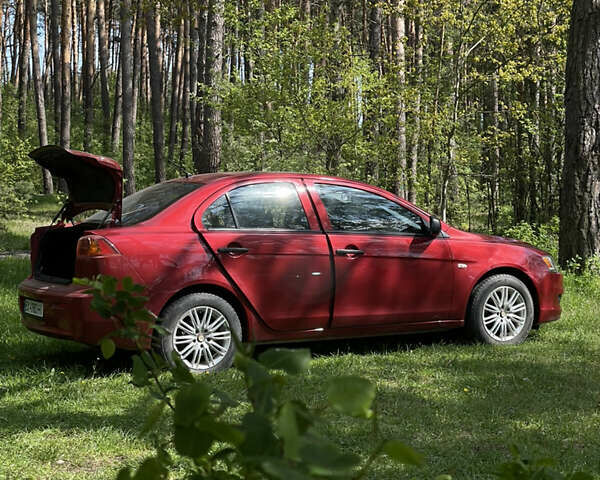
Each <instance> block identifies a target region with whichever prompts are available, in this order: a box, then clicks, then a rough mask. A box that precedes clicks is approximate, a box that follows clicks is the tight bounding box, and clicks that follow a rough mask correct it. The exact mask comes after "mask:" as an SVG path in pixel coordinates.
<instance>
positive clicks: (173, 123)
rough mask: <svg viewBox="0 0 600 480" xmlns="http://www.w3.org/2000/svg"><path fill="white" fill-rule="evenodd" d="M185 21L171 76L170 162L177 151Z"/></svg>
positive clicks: (180, 30) (181, 27) (180, 31)
mask: <svg viewBox="0 0 600 480" xmlns="http://www.w3.org/2000/svg"><path fill="white" fill-rule="evenodd" d="M182 52H183V21H180V24H179V27H178V28H177V46H176V47H175V59H174V61H173V74H172V77H171V105H170V115H169V148H168V159H169V163H173V155H174V152H175V142H176V141H177V121H178V120H179V90H180V86H179V84H180V82H179V78H180V76H181V75H180V72H181V57H182V56H183V54H182Z"/></svg>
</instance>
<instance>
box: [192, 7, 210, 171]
mask: <svg viewBox="0 0 600 480" xmlns="http://www.w3.org/2000/svg"><path fill="white" fill-rule="evenodd" d="M206 21H207V15H206V11H205V9H202V10H201V12H200V13H199V14H198V60H197V62H198V63H197V67H196V70H197V76H198V84H199V86H200V87H199V88H197V90H196V91H197V92H199V93H198V94H197V95H196V97H197V98H196V100H195V101H194V109H193V112H194V113H193V115H192V158H193V160H194V170H195V171H196V172H199V171H200V168H201V163H200V157H201V154H202V151H201V148H202V136H203V129H204V104H203V102H202V101H201V100H202V99H201V92H200V88H202V89H203V88H204V81H205V64H206Z"/></svg>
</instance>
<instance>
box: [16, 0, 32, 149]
mask: <svg viewBox="0 0 600 480" xmlns="http://www.w3.org/2000/svg"><path fill="white" fill-rule="evenodd" d="M29 1H30V0H27V3H28V2H29ZM23 7H25V5H22V6H21V7H20V8H21V9H23ZM21 18H22V23H21V27H22V30H21V32H20V40H21V45H20V48H19V78H18V93H17V96H18V97H19V108H18V114H17V131H18V132H19V137H21V138H24V137H25V128H26V126H27V77H28V76H29V29H28V25H29V22H28V19H27V12H25V11H22V17H21Z"/></svg>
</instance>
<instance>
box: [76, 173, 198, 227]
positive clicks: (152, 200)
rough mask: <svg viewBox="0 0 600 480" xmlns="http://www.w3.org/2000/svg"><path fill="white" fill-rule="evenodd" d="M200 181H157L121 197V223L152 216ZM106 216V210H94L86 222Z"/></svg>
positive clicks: (129, 222) (185, 193)
mask: <svg viewBox="0 0 600 480" xmlns="http://www.w3.org/2000/svg"><path fill="white" fill-rule="evenodd" d="M201 186H202V184H201V183H191V182H166V183H157V184H156V185H152V186H150V187H148V188H144V189H143V190H140V191H139V192H135V193H134V194H132V195H129V196H128V197H125V198H124V199H123V211H122V214H121V219H122V220H121V225H125V226H127V225H135V224H136V223H140V222H143V221H145V220H148V219H149V218H152V217H153V216H154V215H156V214H157V213H159V212H161V211H162V210H164V209H165V208H167V207H168V206H169V205H171V204H173V203H175V202H176V201H177V200H179V199H180V198H182V197H184V196H186V195H187V194H188V193H190V192H192V191H194V190H196V189H197V188H199V187H201ZM105 217H106V211H105V210H102V211H99V212H96V213H95V214H94V215H92V216H91V217H89V218H88V219H87V220H85V221H86V222H90V223H100V222H102V221H103V220H104V219H105Z"/></svg>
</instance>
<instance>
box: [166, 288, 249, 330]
mask: <svg viewBox="0 0 600 480" xmlns="http://www.w3.org/2000/svg"><path fill="white" fill-rule="evenodd" d="M191 293H211V294H213V295H217V296H218V297H221V298H223V299H224V300H226V301H227V302H229V303H230V304H231V306H232V307H233V309H234V310H235V313H237V316H238V318H239V319H240V325H241V327H242V341H245V340H247V339H248V338H249V337H248V328H249V326H248V315H247V314H246V310H245V308H244V306H243V305H242V303H241V302H240V300H239V299H238V298H237V297H236V296H235V294H234V293H232V292H231V291H229V290H227V289H226V288H225V287H222V286H220V285H215V284H210V283H198V284H194V285H188V286H187V287H185V288H182V289H181V290H179V291H178V292H176V293H175V294H173V295H172V296H171V297H170V298H169V299H168V300H167V301H166V303H165V304H164V305H163V307H162V308H161V310H160V314H159V317H161V316H162V314H163V312H164V311H165V310H166V309H167V307H169V305H171V304H172V303H173V302H176V301H177V300H179V299H180V298H182V297H185V296H186V295H189V294H191Z"/></svg>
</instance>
